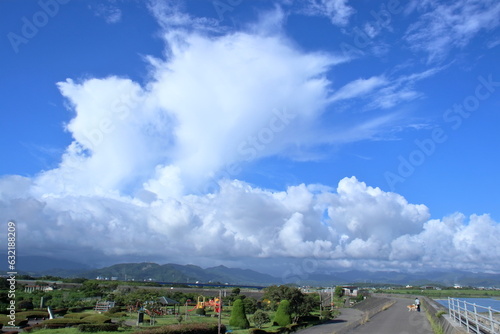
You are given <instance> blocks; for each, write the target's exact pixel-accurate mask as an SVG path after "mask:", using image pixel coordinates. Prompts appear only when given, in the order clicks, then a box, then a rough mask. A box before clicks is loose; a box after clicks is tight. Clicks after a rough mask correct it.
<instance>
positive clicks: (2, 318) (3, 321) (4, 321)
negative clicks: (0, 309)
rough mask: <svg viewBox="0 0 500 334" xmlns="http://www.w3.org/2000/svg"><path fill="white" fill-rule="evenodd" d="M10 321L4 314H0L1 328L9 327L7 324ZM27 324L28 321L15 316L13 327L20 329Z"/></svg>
mask: <svg viewBox="0 0 500 334" xmlns="http://www.w3.org/2000/svg"><path fill="white" fill-rule="evenodd" d="M19 313H21V312H19ZM11 321H12V320H11V319H10V318H9V317H8V316H7V315H6V314H0V324H2V325H3V326H10V324H9V322H11ZM27 323H28V320H27V319H26V318H23V317H20V316H18V315H17V314H16V319H15V321H14V325H16V326H20V327H22V326H25V325H26V324H27Z"/></svg>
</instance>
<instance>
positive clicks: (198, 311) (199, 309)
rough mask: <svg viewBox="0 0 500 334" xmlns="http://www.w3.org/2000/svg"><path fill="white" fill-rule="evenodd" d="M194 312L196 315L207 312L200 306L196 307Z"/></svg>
mask: <svg viewBox="0 0 500 334" xmlns="http://www.w3.org/2000/svg"><path fill="white" fill-rule="evenodd" d="M195 313H196V314H197V315H206V314H207V312H206V311H205V309H204V308H203V307H202V308H197V309H196V311H195Z"/></svg>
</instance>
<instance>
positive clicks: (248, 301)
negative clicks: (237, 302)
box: [242, 297, 257, 314]
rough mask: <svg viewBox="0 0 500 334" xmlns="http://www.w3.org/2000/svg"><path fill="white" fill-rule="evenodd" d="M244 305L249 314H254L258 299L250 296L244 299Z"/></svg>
mask: <svg viewBox="0 0 500 334" xmlns="http://www.w3.org/2000/svg"><path fill="white" fill-rule="evenodd" d="M242 301H243V305H245V312H246V313H247V314H254V313H255V311H257V299H255V298H252V297H248V298H245V299H242Z"/></svg>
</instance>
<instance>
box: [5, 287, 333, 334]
mask: <svg viewBox="0 0 500 334" xmlns="http://www.w3.org/2000/svg"><path fill="white" fill-rule="evenodd" d="M40 283H41V282H40ZM2 290H3V291H2ZM6 290H7V285H6V282H5V279H0V308H2V309H4V310H5V309H6V308H5V307H6V306H7V303H8V302H9V300H8V298H7V294H6ZM336 292H337V293H338V292H340V291H336ZM161 296H166V297H169V298H171V299H174V300H177V301H179V302H180V303H181V304H185V303H186V301H187V300H191V301H196V299H197V297H198V294H197V293H194V292H193V293H185V292H180V291H175V290H174V291H170V290H166V289H144V288H136V287H125V286H120V285H119V283H118V282H113V283H111V282H109V283H106V284H102V283H101V282H98V281H92V280H86V281H83V282H82V284H81V285H80V286H79V287H77V288H73V289H56V290H54V291H50V292H44V291H34V292H32V293H25V292H24V291H23V290H22V287H19V288H18V291H17V296H16V297H17V300H18V307H20V308H25V309H32V308H34V307H38V305H39V303H40V299H41V297H43V299H44V302H45V306H51V307H52V308H53V309H59V308H72V307H74V308H77V307H92V306H94V305H95V298H102V299H105V300H112V301H115V303H116V305H119V306H129V305H137V304H142V303H144V302H146V301H153V300H157V299H158V297H161ZM319 303H320V300H319V296H318V295H317V294H304V293H302V291H301V290H300V289H298V288H296V287H293V286H287V285H280V286H270V287H267V288H265V289H264V294H263V296H262V298H261V299H260V300H256V299H255V298H252V297H247V296H245V295H243V294H241V291H240V289H239V288H235V289H233V290H232V292H231V294H230V295H229V296H227V297H225V298H224V304H226V305H227V304H231V305H232V306H233V307H232V312H231V318H230V325H231V326H234V327H238V328H248V327H249V321H248V318H247V315H252V317H251V318H250V320H252V322H253V323H254V324H255V326H256V327H261V326H262V325H263V324H265V323H269V322H271V321H273V323H276V324H277V325H279V326H286V325H289V324H291V323H296V322H298V321H299V319H300V318H301V317H305V316H308V315H309V314H310V313H311V311H313V310H314V309H317V308H318V306H319ZM269 311H271V312H275V316H274V317H273V319H270V317H269V315H268V313H267V312H269Z"/></svg>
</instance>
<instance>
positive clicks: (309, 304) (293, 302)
mask: <svg viewBox="0 0 500 334" xmlns="http://www.w3.org/2000/svg"><path fill="white" fill-rule="evenodd" d="M263 299H268V300H270V301H271V302H272V303H273V304H274V305H275V308H274V309H276V305H278V303H280V301H282V300H288V301H289V302H290V306H289V309H290V314H291V315H292V316H293V318H294V322H297V321H298V319H299V317H301V316H306V315H308V314H309V312H311V311H312V310H313V309H314V308H315V307H316V305H317V304H316V303H315V301H314V297H312V296H311V295H310V294H308V295H305V294H303V293H302V291H300V289H298V288H296V287H291V286H287V285H280V286H276V285H273V286H269V287H267V288H266V289H265V290H264V296H263Z"/></svg>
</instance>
